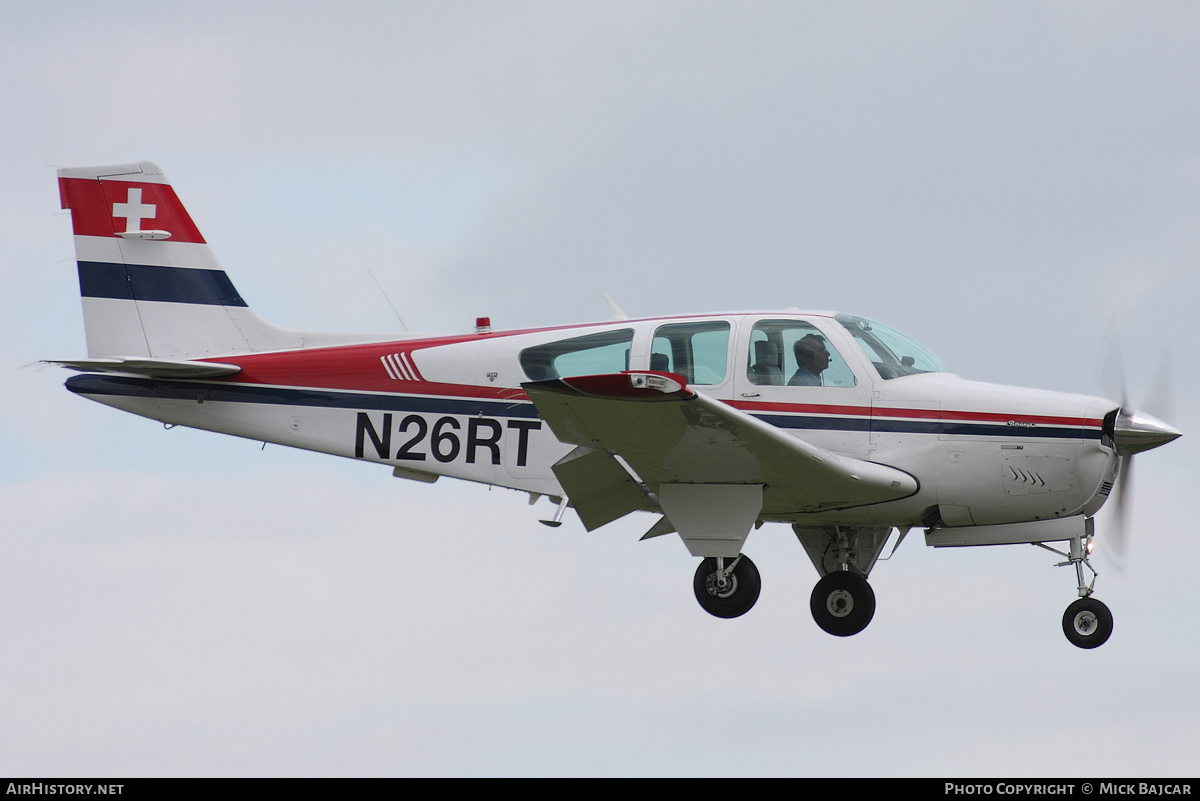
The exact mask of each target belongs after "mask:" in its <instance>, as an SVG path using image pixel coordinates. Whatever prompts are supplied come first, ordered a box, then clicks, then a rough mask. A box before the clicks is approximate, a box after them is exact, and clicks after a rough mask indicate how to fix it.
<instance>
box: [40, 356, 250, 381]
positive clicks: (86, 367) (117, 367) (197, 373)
mask: <svg viewBox="0 0 1200 801" xmlns="http://www.w3.org/2000/svg"><path fill="white" fill-rule="evenodd" d="M45 364H57V365H58V366H59V367H68V368H70V369H72V370H78V371H79V372H81V373H121V374H123V375H136V376H142V377H144V378H216V377H218V376H223V375H233V374H234V373H240V372H241V370H242V368H241V367H238V366H237V365H236V364H223V363H221V362H194V361H187V360H180V359H147V358H137V359H48V360H47V361H46V362H45Z"/></svg>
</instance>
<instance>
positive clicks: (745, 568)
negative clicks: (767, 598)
mask: <svg viewBox="0 0 1200 801" xmlns="http://www.w3.org/2000/svg"><path fill="white" fill-rule="evenodd" d="M692 588H693V589H694V590H695V591H696V600H697V601H699V602H700V606H702V607H704V611H705V612H708V613H709V614H710V615H714V616H716V617H724V618H731V617H740V616H741V615H744V614H746V613H747V612H749V611H750V608H751V607H752V606H754V602H755V601H757V600H758V593H759V591H761V590H762V579H761V578H760V577H759V575H758V568H757V567H755V566H754V563H753V562H751V561H750V558H749V557H748V556H746V555H744V554H739V555H738V557H737V558H736V559H730V558H727V557H723V556H710V557H708V558H707V559H705V560H704V561H703V562H701V563H700V567H698V568H697V569H696V579H695V581H694V582H692Z"/></svg>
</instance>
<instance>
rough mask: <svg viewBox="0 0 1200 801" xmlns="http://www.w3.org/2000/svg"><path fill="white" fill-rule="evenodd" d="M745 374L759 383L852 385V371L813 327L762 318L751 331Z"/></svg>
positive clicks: (794, 385) (752, 381)
mask: <svg viewBox="0 0 1200 801" xmlns="http://www.w3.org/2000/svg"><path fill="white" fill-rule="evenodd" d="M746 377H747V378H749V379H750V383H751V384H758V385H760V386H792V387H852V386H854V385H855V384H857V381H856V380H855V378H854V372H853V371H852V370H851V369H850V366H849V365H847V364H846V361H845V359H843V358H842V356H841V354H840V353H838V352H837V350H836V349H835V348H834V347H833V345H831V344H830V343H829V340H828V339H826V338H825V335H824V334H822V333H821V332H820V331H818V330H817V329H816V327H814V326H812V325H810V324H808V323H804V322H800V321H798V320H761V321H759V322H758V323H756V324H755V326H754V330H753V331H751V333H750V353H749V355H748V359H747V362H746Z"/></svg>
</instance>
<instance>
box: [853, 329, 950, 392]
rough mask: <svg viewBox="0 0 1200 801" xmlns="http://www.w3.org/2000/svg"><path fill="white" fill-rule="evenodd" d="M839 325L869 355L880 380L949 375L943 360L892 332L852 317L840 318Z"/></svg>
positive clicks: (896, 332)
mask: <svg viewBox="0 0 1200 801" xmlns="http://www.w3.org/2000/svg"><path fill="white" fill-rule="evenodd" d="M837 321H838V322H839V323H841V324H842V325H843V326H844V327H845V329H846V330H847V331H849V332H850V334H851V335H852V336H853V337H854V341H855V342H857V343H858V344H859V347H861V348H862V349H863V353H865V354H867V358H868V359H870V360H871V364H872V365H874V366H875V370H876V371H877V372H878V373H879V377H880V378H884V379H891V378H899V377H900V376H905V375H916V374H917V373H945V372H949V370H948V369H947V368H946V365H944V364H942V361H941V359H939V358H938V357H937V356H934V355H933V354H932V353H930V352H929V351H928V350H926V349H925V348H924V347H922V346H921V345H918V344H917V343H916V342H914V341H913V340H911V339H909V338H908V337H906V336H905V335H904V334H901V333H900V332H899V331H897V330H895V329H893V328H888V327H887V326H886V325H881V324H879V323H876V322H874V321H872V320H868V319H866V318H864V317H854V316H852V315H849V314H840V315H838V317H837Z"/></svg>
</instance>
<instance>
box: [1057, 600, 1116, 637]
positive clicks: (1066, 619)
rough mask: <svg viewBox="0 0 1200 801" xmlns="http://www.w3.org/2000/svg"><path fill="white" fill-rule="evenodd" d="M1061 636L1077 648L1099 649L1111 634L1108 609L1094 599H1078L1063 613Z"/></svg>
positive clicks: (1110, 617) (1110, 616)
mask: <svg viewBox="0 0 1200 801" xmlns="http://www.w3.org/2000/svg"><path fill="white" fill-rule="evenodd" d="M1062 623H1063V634H1065V635H1067V639H1068V640H1070V641H1071V644H1072V645H1074V646H1077V647H1079V648H1099V647H1100V646H1101V645H1104V643H1106V642H1108V638H1109V636H1110V635H1111V634H1112V629H1113V618H1112V612H1110V611H1108V607H1107V606H1105V605H1104V604H1102V603H1100V602H1099V601H1097V600H1096V599H1095V598H1092V597H1090V596H1089V597H1087V598H1080V599H1079V600H1078V601H1076V602H1075V603H1073V604H1071V605H1070V606H1068V607H1067V611H1066V612H1065V613H1063V621H1062Z"/></svg>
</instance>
